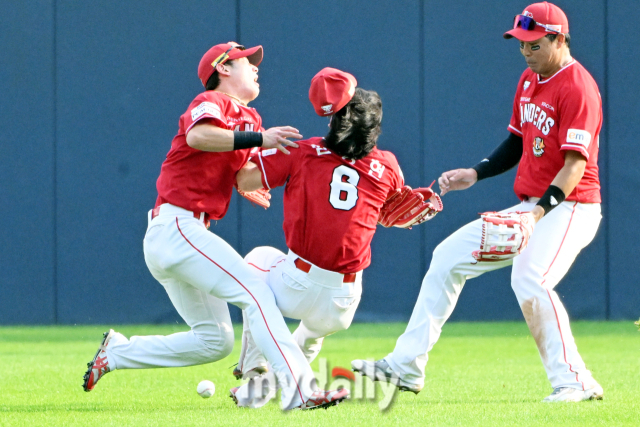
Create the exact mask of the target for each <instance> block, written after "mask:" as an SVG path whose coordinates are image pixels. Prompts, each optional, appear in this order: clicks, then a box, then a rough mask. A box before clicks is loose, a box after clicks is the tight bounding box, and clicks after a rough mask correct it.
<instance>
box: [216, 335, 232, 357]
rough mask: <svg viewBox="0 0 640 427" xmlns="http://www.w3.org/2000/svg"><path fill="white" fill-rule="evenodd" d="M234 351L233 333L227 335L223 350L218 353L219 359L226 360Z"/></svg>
mask: <svg viewBox="0 0 640 427" xmlns="http://www.w3.org/2000/svg"><path fill="white" fill-rule="evenodd" d="M232 351H233V332H231V334H227V335H226V336H225V338H224V340H223V342H222V348H220V350H219V351H218V353H219V358H220V359H224V358H225V357H227V356H228V355H230V354H231V352H232Z"/></svg>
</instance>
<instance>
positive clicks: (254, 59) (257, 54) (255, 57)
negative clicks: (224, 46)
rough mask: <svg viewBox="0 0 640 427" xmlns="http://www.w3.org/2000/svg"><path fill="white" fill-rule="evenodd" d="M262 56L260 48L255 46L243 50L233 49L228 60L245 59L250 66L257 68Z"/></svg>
mask: <svg viewBox="0 0 640 427" xmlns="http://www.w3.org/2000/svg"><path fill="white" fill-rule="evenodd" d="M263 55H264V53H263V50H262V46H256V47H251V48H249V49H245V50H240V49H233V50H232V51H231V52H230V53H229V59H238V58H247V59H248V60H249V63H250V64H253V65H255V66H258V65H260V63H261V62H262V57H263Z"/></svg>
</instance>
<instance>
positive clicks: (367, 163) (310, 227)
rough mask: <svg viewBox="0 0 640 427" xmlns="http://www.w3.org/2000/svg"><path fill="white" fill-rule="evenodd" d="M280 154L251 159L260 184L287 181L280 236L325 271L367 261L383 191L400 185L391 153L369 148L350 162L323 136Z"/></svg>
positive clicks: (355, 268)
mask: <svg viewBox="0 0 640 427" xmlns="http://www.w3.org/2000/svg"><path fill="white" fill-rule="evenodd" d="M298 144H299V145H300V148H297V149H295V148H294V149H291V150H289V151H290V152H291V154H290V155H288V156H287V155H285V154H283V153H281V152H280V151H278V150H276V149H270V150H264V151H262V152H261V154H260V155H259V156H258V157H257V158H254V159H252V161H253V162H254V163H256V164H257V165H258V167H259V168H260V170H261V172H262V184H263V185H264V188H267V189H270V188H273V187H278V186H282V185H284V184H285V183H286V184H287V186H286V188H285V191H284V223H283V228H284V235H285V238H286V241H287V246H288V247H289V249H291V250H292V251H293V252H295V253H296V254H297V255H300V256H301V257H302V258H304V259H306V260H308V261H309V262H312V263H313V264H315V265H317V266H318V267H320V268H324V269H325V270H330V271H335V272H338V273H356V272H358V271H360V270H363V269H365V268H366V267H368V266H369V264H370V263H371V239H372V238H373V234H374V233H375V230H376V225H377V224H378V215H379V213H380V208H381V207H382V205H383V203H384V202H385V200H386V199H387V197H388V196H389V193H390V192H391V191H393V190H395V189H396V188H400V187H402V186H403V185H404V179H403V177H402V172H401V171H400V167H399V166H398V161H397V160H396V158H395V156H394V155H393V154H391V153H390V152H388V151H381V150H378V149H377V148H374V149H373V151H372V152H371V153H369V155H367V156H366V157H365V158H363V159H360V160H356V161H352V160H347V159H345V158H343V157H341V156H339V155H337V154H334V153H333V152H331V151H330V150H329V149H328V148H327V147H326V145H325V142H324V139H323V138H311V139H309V140H306V141H299V142H298Z"/></svg>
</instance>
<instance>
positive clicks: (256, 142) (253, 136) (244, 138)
mask: <svg viewBox="0 0 640 427" xmlns="http://www.w3.org/2000/svg"><path fill="white" fill-rule="evenodd" d="M261 146H262V133H261V132H241V131H237V130H236V131H233V149H234V150H244V149H246V148H254V147H261Z"/></svg>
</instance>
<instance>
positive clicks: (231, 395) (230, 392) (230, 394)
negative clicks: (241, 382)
mask: <svg viewBox="0 0 640 427" xmlns="http://www.w3.org/2000/svg"><path fill="white" fill-rule="evenodd" d="M236 391H237V390H236ZM229 397H230V398H231V400H233V403H235V404H236V406H238V398H237V397H236V395H235V394H233V392H232V391H231V390H229Z"/></svg>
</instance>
